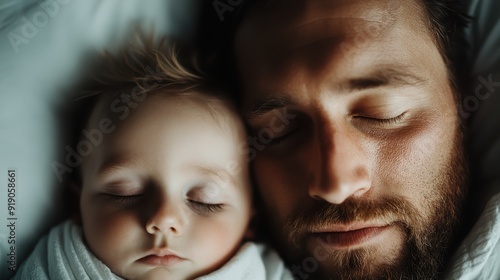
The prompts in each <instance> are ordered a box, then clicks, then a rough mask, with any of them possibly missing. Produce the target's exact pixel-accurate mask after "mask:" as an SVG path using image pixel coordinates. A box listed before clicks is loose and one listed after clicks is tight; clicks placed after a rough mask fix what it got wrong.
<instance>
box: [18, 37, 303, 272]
mask: <svg viewBox="0 0 500 280" xmlns="http://www.w3.org/2000/svg"><path fill="white" fill-rule="evenodd" d="M165 45H166V44H165V43H163V44H156V45H151V44H149V43H142V45H141V46H139V47H138V46H135V47H133V48H130V49H128V50H127V51H126V52H125V54H124V56H123V57H121V58H119V59H118V58H110V57H109V56H108V60H107V61H108V62H107V63H106V65H107V66H106V67H104V68H103V69H105V71H104V72H105V73H104V74H105V75H102V77H100V78H99V79H98V81H99V83H98V86H97V87H96V88H95V90H94V91H92V94H89V95H90V96H86V97H85V98H84V99H85V100H86V102H87V103H91V104H92V106H91V110H90V114H89V117H88V118H87V121H86V125H85V127H84V128H82V129H81V132H82V133H81V135H82V136H81V138H80V142H78V145H77V147H75V150H78V152H79V153H81V154H82V155H83V156H84V159H83V162H82V164H81V166H80V168H79V170H78V172H79V173H78V174H79V176H78V177H79V178H80V179H79V180H78V184H76V185H75V191H76V192H77V194H78V197H79V210H80V211H79V218H78V219H77V220H75V219H72V220H68V221H66V222H64V223H62V224H60V225H59V226H57V227H55V228H53V229H52V230H51V231H50V233H49V234H48V235H47V236H45V237H44V238H43V239H42V240H41V241H39V243H38V245H37V247H36V248H35V250H34V251H33V253H32V254H31V256H30V257H29V258H28V259H27V260H26V261H25V263H24V264H23V265H22V266H21V267H20V269H19V270H18V272H17V274H16V276H15V279H123V278H124V279H170V280H173V279H235V280H236V279H251V280H259V279H293V278H292V276H291V274H290V272H289V271H288V270H286V268H285V267H284V265H283V263H282V261H281V260H280V258H279V256H278V255H277V254H276V253H275V252H274V251H272V250H271V249H269V248H267V247H265V246H264V245H257V244H256V243H253V242H248V241H245V240H246V238H245V236H246V234H247V232H248V227H249V221H250V219H251V217H252V213H253V207H252V190H251V184H250V179H249V171H248V166H247V154H246V152H247V148H246V139H245V138H246V135H245V130H244V126H243V125H242V123H241V121H240V119H239V117H238V115H237V113H236V111H235V109H234V107H233V105H232V103H231V100H230V97H229V96H228V95H227V94H225V91H224V90H221V89H220V88H218V87H217V86H216V85H215V83H210V82H209V81H208V78H205V76H204V75H203V74H201V72H200V71H199V70H197V69H198V68H197V66H196V64H195V63H193V62H192V61H193V60H192V59H191V56H190V55H187V56H183V54H182V52H181V51H183V50H181V49H180V50H178V51H176V50H175V49H174V48H173V47H169V48H166V47H165ZM179 52H180V53H179ZM101 70H102V69H101ZM85 137H86V138H85ZM82 143H85V145H84V144H82ZM89 143H92V145H89Z"/></svg>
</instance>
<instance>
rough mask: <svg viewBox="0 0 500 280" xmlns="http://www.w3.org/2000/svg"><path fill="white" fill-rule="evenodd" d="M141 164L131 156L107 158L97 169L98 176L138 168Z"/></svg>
mask: <svg viewBox="0 0 500 280" xmlns="http://www.w3.org/2000/svg"><path fill="white" fill-rule="evenodd" d="M139 164H140V162H139V161H138V160H137V159H136V158H134V157H131V156H123V155H121V156H111V157H108V158H106V159H105V160H104V161H103V163H102V164H101V165H100V166H99V168H98V169H97V174H98V175H99V176H106V175H109V174H111V173H113V172H115V171H118V170H119V169H122V168H126V167H131V166H137V165H139Z"/></svg>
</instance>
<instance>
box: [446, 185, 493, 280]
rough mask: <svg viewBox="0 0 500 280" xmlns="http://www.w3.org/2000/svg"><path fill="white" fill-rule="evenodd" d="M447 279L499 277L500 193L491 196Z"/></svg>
mask: <svg viewBox="0 0 500 280" xmlns="http://www.w3.org/2000/svg"><path fill="white" fill-rule="evenodd" d="M446 279H450V280H451V279H453V280H457V279H463V280H469V279H492V280H498V279H500V194H497V195H495V196H493V197H492V198H491V200H490V201H489V203H488V204H487V205H486V208H485V209H484V211H483V213H482V214H481V217H480V218H479V220H478V221H477V223H476V224H475V225H474V227H473V228H472V230H471V232H470V233H469V235H468V236H467V238H466V239H465V240H464V241H463V242H462V245H461V246H460V247H459V249H458V250H457V252H456V254H455V258H454V260H453V262H452V267H451V269H450V271H449V273H448V276H447V277H446Z"/></svg>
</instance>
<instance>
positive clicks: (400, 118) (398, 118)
mask: <svg viewBox="0 0 500 280" xmlns="http://www.w3.org/2000/svg"><path fill="white" fill-rule="evenodd" d="M358 118H363V119H364V120H365V121H369V122H376V123H378V124H381V125H391V124H397V123H400V122H401V121H403V120H404V119H406V112H403V113H402V114H400V115H398V116H396V117H394V118H388V119H377V118H371V117H363V116H359V117H358Z"/></svg>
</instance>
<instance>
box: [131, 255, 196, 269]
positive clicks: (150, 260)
mask: <svg viewBox="0 0 500 280" xmlns="http://www.w3.org/2000/svg"><path fill="white" fill-rule="evenodd" d="M186 260H187V259H184V258H181V257H179V256H177V255H174V254H167V255H162V256H160V255H154V254H152V255H147V256H145V257H143V258H141V259H139V260H138V262H140V263H142V264H146V265H151V266H174V265H176V264H178V263H181V262H183V261H186Z"/></svg>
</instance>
